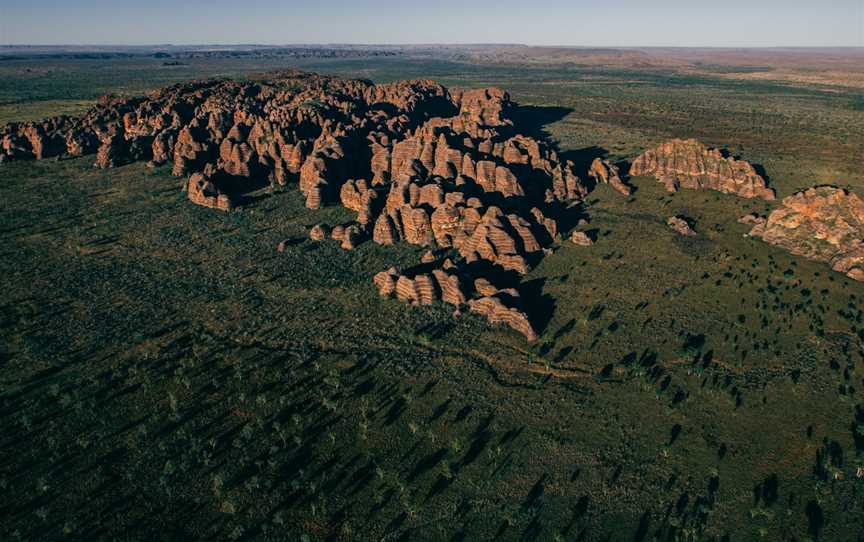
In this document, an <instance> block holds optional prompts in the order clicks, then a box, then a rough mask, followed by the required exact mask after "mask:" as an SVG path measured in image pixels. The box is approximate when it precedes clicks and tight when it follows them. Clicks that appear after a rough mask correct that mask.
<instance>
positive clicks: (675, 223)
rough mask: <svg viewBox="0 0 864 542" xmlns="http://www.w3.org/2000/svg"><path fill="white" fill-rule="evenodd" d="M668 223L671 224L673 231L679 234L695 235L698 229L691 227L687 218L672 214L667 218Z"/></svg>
mask: <svg viewBox="0 0 864 542" xmlns="http://www.w3.org/2000/svg"><path fill="white" fill-rule="evenodd" d="M666 225H667V226H669V227H670V228H671V229H672V231H674V232H675V233H677V234H679V235H683V236H684V237H695V236H696V235H697V234H696V231H695V230H693V228H691V227H690V223H689V222H688V221H687V219H686V218H684V217H680V216H670V217H669V218H667V219H666Z"/></svg>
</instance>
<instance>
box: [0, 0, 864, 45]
mask: <svg viewBox="0 0 864 542" xmlns="http://www.w3.org/2000/svg"><path fill="white" fill-rule="evenodd" d="M862 10H864V0H710V1H705V0H569V1H568V0H482V1H478V0H423V1H422V2H421V1H416V0H329V1H328V0H317V1H312V0H287V1H286V0H145V1H132V0H113V1H112V0H0V44H2V45H8V44H154V43H175V44H196V43H268V44H285V43H527V44H536V45H587V46H592V45H595V46H635V45H646V46H648V45H670V46H720V47H742V46H862V45H864V43H862V25H864V21H862Z"/></svg>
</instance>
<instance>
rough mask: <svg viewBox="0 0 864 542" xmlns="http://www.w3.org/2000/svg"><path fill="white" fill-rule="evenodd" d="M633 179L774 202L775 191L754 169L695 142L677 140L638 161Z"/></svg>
mask: <svg viewBox="0 0 864 542" xmlns="http://www.w3.org/2000/svg"><path fill="white" fill-rule="evenodd" d="M630 175H631V176H633V177H635V176H639V175H646V176H652V177H655V178H657V180H659V181H660V182H662V183H663V184H664V185H665V186H666V189H667V190H669V191H670V192H675V191H677V190H678V189H679V188H681V187H683V188H692V189H708V190H717V191H718V192H723V193H726V194H735V195H737V196H740V197H742V198H762V199H765V200H773V199H774V197H775V196H774V190H772V189H771V188H768V187H767V186H766V183H765V179H763V178H762V176H760V175H759V174H758V173H757V172H756V170H755V169H754V168H753V166H752V165H751V164H750V163H748V162H745V161H743V160H737V159H735V158H733V157H726V156H724V155H723V153H722V152H721V151H720V150H718V149H709V148H708V147H706V146H705V145H703V144H702V143H700V142H699V141H697V140H695V139H673V140H672V141H669V142H667V143H664V144H662V145H660V146H659V147H656V148H654V149H651V150H648V151H646V152H645V153H643V154H642V155H640V156H639V157H637V158H636V159H635V160H634V161H633V163H632V164H631V165H630Z"/></svg>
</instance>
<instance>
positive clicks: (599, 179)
mask: <svg viewBox="0 0 864 542" xmlns="http://www.w3.org/2000/svg"><path fill="white" fill-rule="evenodd" d="M588 175H590V176H591V177H592V178H593V179H594V182H596V183H599V184H608V185H609V186H611V187H612V188H613V189H614V190H615V191H616V192H619V193H621V194H623V195H625V196H629V195H630V194H632V193H633V188H632V187H630V186H628V185H627V184H625V183H624V181H622V180H621V173H620V170H619V169H618V166H616V165H615V164H613V163H611V162H609V161H608V160H603V159H602V158H595V159H594V161H593V162H592V163H591V169H590V170H588Z"/></svg>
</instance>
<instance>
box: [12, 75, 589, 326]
mask: <svg viewBox="0 0 864 542" xmlns="http://www.w3.org/2000/svg"><path fill="white" fill-rule="evenodd" d="M512 109H513V104H512V103H511V101H510V96H509V95H508V94H507V93H506V92H504V91H502V90H500V89H495V88H489V89H472V90H456V91H452V92H451V91H450V90H448V89H446V88H444V87H443V86H441V85H439V84H437V83H435V82H433V81H403V82H398V83H392V84H384V85H374V84H372V83H370V82H368V81H360V80H343V79H338V78H332V77H324V76H319V75H315V74H309V73H301V72H279V73H273V74H268V75H265V76H263V77H262V78H261V79H260V80H255V81H243V82H238V81H229V80H210V81H197V82H192V83H186V84H180V85H174V86H171V87H167V88H164V89H160V90H157V91H155V92H152V93H150V94H149V95H147V96H141V97H135V98H120V97H113V96H106V97H104V98H101V99H100V100H99V101H98V103H97V104H96V105H95V106H94V107H92V108H91V109H90V110H89V111H87V112H86V113H85V114H83V115H82V116H80V117H77V118H73V117H66V116H63V117H55V118H50V119H46V120H45V121H42V122H36V123H34V122H31V123H13V124H9V125H7V126H5V127H4V128H2V131H0V160H3V161H6V160H21V159H44V158H48V157H52V156H82V155H95V161H94V165H95V166H97V167H100V168H113V167H119V166H122V165H125V164H128V163H131V162H136V161H146V162H147V164H148V167H155V166H160V165H163V164H168V165H170V166H171V171H172V173H173V174H174V175H176V176H178V177H184V178H185V179H186V180H185V181H184V183H183V187H184V191H185V193H186V195H187V197H188V198H189V200H190V201H191V202H192V203H195V204H197V205H201V206H205V207H209V208H213V209H218V210H222V211H230V210H232V209H234V208H235V207H237V206H239V205H242V204H243V202H244V201H245V198H244V194H246V193H248V192H252V191H255V190H258V189H260V188H263V187H265V186H273V185H287V184H290V183H296V184H297V185H298V187H299V189H300V191H301V192H302V193H303V196H304V198H305V202H306V206H307V207H309V208H311V209H317V208H319V207H321V206H324V205H328V204H330V203H341V204H342V205H344V206H345V207H346V208H348V209H351V210H352V211H354V212H356V213H357V217H356V220H354V221H352V222H350V223H346V224H338V225H335V226H334V227H333V228H332V230H331V229H328V228H326V227H324V226H317V227H315V228H312V230H311V231H310V238H311V239H313V240H319V241H323V240H325V239H332V240H334V241H336V242H338V243H339V244H340V246H341V247H343V248H345V249H348V250H350V249H354V248H356V247H357V246H358V245H359V244H361V243H363V242H365V241H367V240H372V241H374V242H376V243H380V244H385V245H386V244H393V243H399V242H404V243H410V244H414V245H418V246H425V247H429V248H430V249H443V250H446V251H449V252H448V253H449V254H450V256H451V257H452V259H448V260H447V262H448V266H447V268H446V269H445V268H443V267H439V268H436V269H434V270H433V271H430V272H429V273H423V274H419V275H413V276H408V275H400V277H399V278H397V279H394V281H395V282H394V286H393V287H394V290H393V291H394V292H401V294H400V296H399V297H400V298H402V299H405V300H407V301H411V302H415V303H418V304H426V303H428V302H431V301H434V300H440V301H443V302H445V303H452V304H455V305H464V308H469V301H472V296H473V299H474V300H479V299H484V300H485V301H483V303H481V304H480V305H477V308H476V310H473V312H477V313H480V314H483V315H485V316H487V317H488V318H489V319H490V320H492V321H493V322H496V323H503V324H505V325H509V326H511V327H513V328H514V329H516V330H517V331H519V332H521V333H523V334H525V335H526V336H528V337H529V338H533V337H534V336H535V335H536V334H535V333H534V330H533V329H531V326H530V323H529V322H528V318H527V316H526V315H525V314H524V313H523V312H521V311H520V309H519V306H521V305H520V303H517V302H516V301H514V299H516V297H517V296H511V297H510V298H507V299H504V297H502V296H503V294H502V296H497V297H496V295H497V294H496V293H495V292H498V290H500V288H495V289H494V292H491V291H490V290H489V289H487V290H485V293H480V292H477V291H475V290H473V289H472V288H468V289H463V288H462V287H461V286H460V285H459V282H458V281H459V280H461V279H459V278H457V277H468V276H469V275H471V276H472V278H471V279H470V282H471V283H472V284H473V278H475V277H473V274H476V272H477V270H478V269H483V270H485V271H484V272H485V273H487V274H489V275H490V277H489V278H490V279H493V280H492V281H491V282H490V284H491V283H493V282H495V279H496V278H500V277H499V276H498V275H500V276H508V277H512V276H514V275H515V276H517V277H518V276H520V275H524V274H526V273H528V272H529V271H530V269H531V267H532V265H533V263H534V262H535V261H536V260H537V259H538V258H539V257H542V255H543V253H544V252H543V249H544V247H545V246H547V245H548V244H549V243H552V242H554V240H555V237H556V236H557V234H558V225H557V219H558V217H559V215H561V214H562V213H565V212H567V210H568V209H570V208H572V207H573V206H574V205H575V204H578V203H580V202H581V200H582V198H583V197H584V196H585V195H586V194H587V189H586V187H585V185H584V184H583V183H582V180H581V179H580V178H579V176H578V175H577V174H576V172H575V171H574V165H573V164H572V163H571V162H568V161H564V160H562V159H561V158H560V157H559V156H558V154H557V152H556V150H555V149H554V148H552V147H550V146H549V145H548V144H546V143H545V142H542V141H538V140H535V139H533V138H531V137H527V136H525V135H521V134H520V133H519V132H520V131H519V130H518V129H517V128H518V127H516V126H514V123H513V121H512V120H511V118H510V113H511V111H512ZM529 209H530V212H529V211H528V210H529ZM286 246H287V245H286ZM285 248H286V247H285V246H283V250H284V249H285ZM426 263H427V264H430V265H431V264H433V263H435V262H426ZM469 268H471V269H472V271H471V273H468V269H469ZM465 280H469V279H465ZM507 282H508V284H507V286H508V287H509V286H513V285H518V279H516V282H514V280H513V279H512V278H511V279H509V280H508V281H507ZM397 283H398V284H397ZM397 285H399V286H400V287H399V288H396V286H397ZM505 289H506V288H505ZM384 291H385V292H386V288H385V289H384ZM493 306H494V307H495V308H494V310H493V308H492V307H493Z"/></svg>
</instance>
